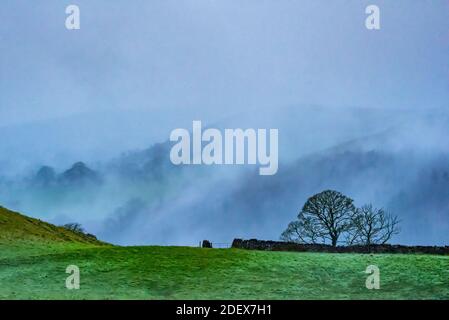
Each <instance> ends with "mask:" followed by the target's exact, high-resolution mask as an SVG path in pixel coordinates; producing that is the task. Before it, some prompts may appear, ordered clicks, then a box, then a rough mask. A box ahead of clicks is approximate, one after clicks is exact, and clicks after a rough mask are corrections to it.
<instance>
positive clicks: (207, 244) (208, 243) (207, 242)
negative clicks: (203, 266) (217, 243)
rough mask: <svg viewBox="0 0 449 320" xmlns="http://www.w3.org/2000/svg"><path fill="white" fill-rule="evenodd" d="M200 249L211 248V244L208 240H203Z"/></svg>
mask: <svg viewBox="0 0 449 320" xmlns="http://www.w3.org/2000/svg"><path fill="white" fill-rule="evenodd" d="M201 247H202V248H212V242H210V241H209V240H203V243H202V244H201Z"/></svg>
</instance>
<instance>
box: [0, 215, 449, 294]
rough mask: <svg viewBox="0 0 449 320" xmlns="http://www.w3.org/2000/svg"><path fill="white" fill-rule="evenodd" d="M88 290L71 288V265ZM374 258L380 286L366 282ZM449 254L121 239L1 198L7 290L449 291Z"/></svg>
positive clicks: (1, 290) (1, 269)
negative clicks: (88, 232) (137, 243)
mask: <svg viewBox="0 0 449 320" xmlns="http://www.w3.org/2000/svg"><path fill="white" fill-rule="evenodd" d="M72 264H75V265H77V266H78V267H79V268H80V272H81V280H80V281H81V290H67V289H66V288H65V285H64V284H65V280H66V277H67V274H66V273H65V270H66V268H67V266H69V265H72ZM369 265H376V266H378V267H379V269H380V271H381V273H380V275H381V280H380V283H381V288H380V289H379V290H368V289H367V288H366V287H365V281H366V278H367V274H365V272H364V271H365V270H366V268H367V266H369ZM448 265H449V256H435V255H420V254H406V255H404V254H345V253H340V254H333V253H310V252H302V253H296V252H264V251H252V250H241V249H205V248H189V247H156V246H146V247H118V246H111V245H105V244H104V243H102V242H99V241H96V240H94V239H92V238H89V237H87V236H85V235H81V234H77V233H74V232H71V231H68V230H65V229H64V228H61V227H56V226H54V225H51V224H48V223H45V222H42V221H40V220H37V219H33V218H28V217H26V216H24V215H21V214H19V213H16V212H12V211H9V210H7V209H5V208H1V207H0V284H1V285H0V300H1V299H448V298H449V278H448V277H447V272H448V271H447V266H448Z"/></svg>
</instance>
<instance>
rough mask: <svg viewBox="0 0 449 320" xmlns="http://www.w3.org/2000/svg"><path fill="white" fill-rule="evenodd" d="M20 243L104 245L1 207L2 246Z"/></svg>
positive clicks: (0, 238) (0, 232)
mask: <svg viewBox="0 0 449 320" xmlns="http://www.w3.org/2000/svg"><path fill="white" fill-rule="evenodd" d="M19 243H32V244H34V245H36V244H39V243H48V244H51V243H53V244H57V243H60V244H62V243H71V244H86V245H103V244H104V243H102V242H100V241H98V240H96V239H95V238H93V237H91V236H87V235H84V234H82V233H76V232H73V231H70V230H67V229H65V228H63V227H58V226H55V225H52V224H50V223H46V222H43V221H41V220H38V219H34V218H30V217H27V216H24V215H22V214H20V213H17V212H13V211H10V210H8V209H6V208H3V207H0V246H2V245H17V244H19Z"/></svg>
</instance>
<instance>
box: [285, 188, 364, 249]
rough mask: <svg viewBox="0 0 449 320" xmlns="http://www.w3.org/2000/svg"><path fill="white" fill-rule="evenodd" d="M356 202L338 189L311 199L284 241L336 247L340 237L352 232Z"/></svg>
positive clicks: (286, 233)
mask: <svg viewBox="0 0 449 320" xmlns="http://www.w3.org/2000/svg"><path fill="white" fill-rule="evenodd" d="M353 202H354V201H353V200H352V199H351V198H349V197H347V196H345V195H343V194H342V193H340V192H338V191H334V190H326V191H323V192H320V193H318V194H316V195H314V196H312V197H310V198H309V199H308V200H307V201H306V203H305V204H304V207H303V208H302V210H301V212H300V213H299V214H298V220H297V221H294V222H292V223H290V224H289V226H288V228H287V229H286V230H285V231H284V232H283V233H282V236H281V239H283V240H287V241H295V242H304V243H317V242H318V240H322V242H323V243H325V242H327V241H329V242H330V243H331V244H332V246H334V247H335V246H336V245H337V243H338V239H339V238H340V235H341V234H342V233H344V232H347V231H349V229H350V228H351V226H352V219H353V217H354V215H355V213H356V208H355V206H354V205H353Z"/></svg>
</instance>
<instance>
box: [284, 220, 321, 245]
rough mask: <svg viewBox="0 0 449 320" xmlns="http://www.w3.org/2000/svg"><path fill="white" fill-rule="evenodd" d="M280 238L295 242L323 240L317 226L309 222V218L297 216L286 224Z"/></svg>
mask: <svg viewBox="0 0 449 320" xmlns="http://www.w3.org/2000/svg"><path fill="white" fill-rule="evenodd" d="M281 240H282V241H287V242H296V243H318V242H319V241H320V240H321V241H322V242H324V239H323V236H322V235H321V234H320V232H319V230H318V228H316V226H314V225H313V224H311V219H305V218H304V217H301V218H299V219H298V220H296V221H292V222H290V223H289V224H288V227H287V229H286V230H285V231H284V232H283V233H282V234H281Z"/></svg>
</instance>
